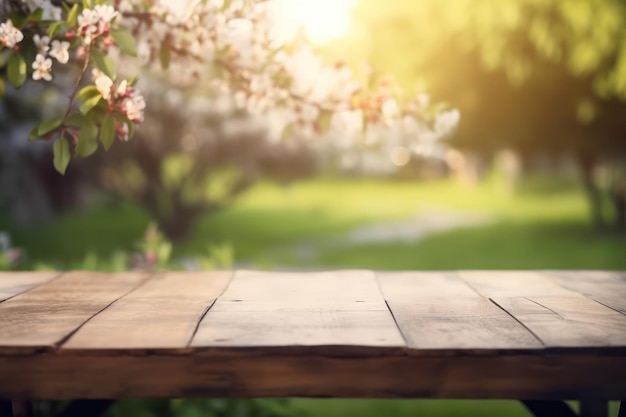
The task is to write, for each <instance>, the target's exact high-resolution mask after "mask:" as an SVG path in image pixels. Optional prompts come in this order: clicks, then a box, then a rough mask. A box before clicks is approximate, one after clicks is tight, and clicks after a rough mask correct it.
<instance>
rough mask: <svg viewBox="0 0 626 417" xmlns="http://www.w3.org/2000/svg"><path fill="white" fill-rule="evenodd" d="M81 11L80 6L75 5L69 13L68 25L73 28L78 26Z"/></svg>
mask: <svg viewBox="0 0 626 417" xmlns="http://www.w3.org/2000/svg"><path fill="white" fill-rule="evenodd" d="M79 11H80V6H79V5H78V3H75V4H74V5H73V6H72V8H71V9H70V11H69V12H67V25H68V26H69V27H71V28H73V27H76V26H78V12H79Z"/></svg>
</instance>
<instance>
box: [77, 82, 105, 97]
mask: <svg viewBox="0 0 626 417" xmlns="http://www.w3.org/2000/svg"><path fill="white" fill-rule="evenodd" d="M97 95H100V92H99V91H98V88H96V86H95V85H88V86H87V87H83V88H81V90H80V91H79V92H78V94H76V98H79V99H81V100H84V99H86V98H91V97H95V96H97Z"/></svg>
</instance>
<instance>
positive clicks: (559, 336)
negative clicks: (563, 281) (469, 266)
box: [460, 271, 626, 348]
mask: <svg viewBox="0 0 626 417" xmlns="http://www.w3.org/2000/svg"><path fill="white" fill-rule="evenodd" d="M460 275H461V276H462V278H463V279H464V280H465V281H466V282H467V283H469V284H470V285H471V286H472V287H474V288H475V289H476V290H477V291H478V292H480V293H481V294H483V295H485V296H487V297H490V298H491V299H492V300H493V301H494V302H495V303H496V304H498V305H499V306H500V307H502V308H503V309H505V310H506V311H507V312H508V313H509V314H511V315H512V316H514V317H515V318H516V319H517V320H518V321H519V322H521V323H522V324H523V325H524V326H526V327H527V328H528V329H530V330H531V331H532V332H533V333H534V334H535V335H536V336H537V337H539V338H540V339H541V341H542V342H543V343H544V344H545V345H546V346H547V347H552V348H555V347H559V348H562V347H570V348H594V347H596V348H610V347H619V348H623V347H626V316H624V315H623V314H620V313H618V312H617V311H615V310H612V309H610V308H608V307H605V306H604V305H602V304H600V303H597V302H595V301H593V300H591V299H589V298H587V297H585V296H583V295H581V294H579V293H578V292H576V291H572V290H569V289H566V288H563V287H562V286H560V285H558V284H557V283H556V282H554V281H553V280H551V279H550V278H549V277H548V276H547V275H545V274H542V273H538V272H511V271H508V272H506V271H502V272H480V271H473V272H461V273H460Z"/></svg>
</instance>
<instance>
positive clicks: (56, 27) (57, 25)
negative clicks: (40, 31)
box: [46, 22, 63, 38]
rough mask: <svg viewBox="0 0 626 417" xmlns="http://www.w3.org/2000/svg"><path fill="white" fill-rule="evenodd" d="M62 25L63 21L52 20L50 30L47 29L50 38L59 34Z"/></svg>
mask: <svg viewBox="0 0 626 417" xmlns="http://www.w3.org/2000/svg"><path fill="white" fill-rule="evenodd" d="M62 27H63V22H52V23H50V26H48V30H46V35H48V36H49V37H50V38H54V37H55V36H56V35H58V34H59V32H60V31H61V28H62Z"/></svg>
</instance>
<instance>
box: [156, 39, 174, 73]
mask: <svg viewBox="0 0 626 417" xmlns="http://www.w3.org/2000/svg"><path fill="white" fill-rule="evenodd" d="M171 58H172V55H171V53H170V48H168V47H167V45H161V48H160V49H159V61H161V68H163V69H164V70H166V69H168V68H169V67H170V59H171Z"/></svg>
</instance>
